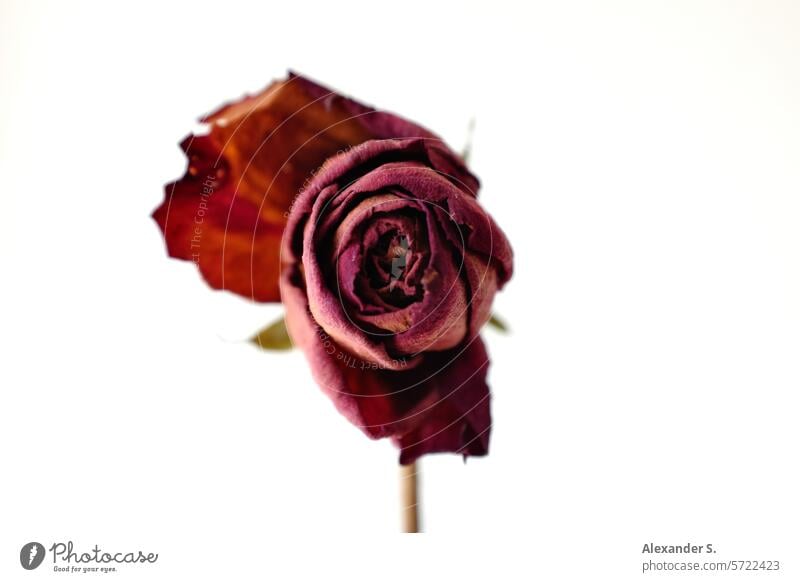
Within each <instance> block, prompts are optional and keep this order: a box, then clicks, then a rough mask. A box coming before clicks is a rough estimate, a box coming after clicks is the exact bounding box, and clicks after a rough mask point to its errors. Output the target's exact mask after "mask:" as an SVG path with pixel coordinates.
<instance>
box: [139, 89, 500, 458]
mask: <svg viewBox="0 0 800 582" xmlns="http://www.w3.org/2000/svg"><path fill="white" fill-rule="evenodd" d="M204 121H205V122H206V123H207V124H208V125H209V132H208V134H206V135H202V136H190V137H188V138H186V139H185V140H184V142H183V143H182V147H183V149H184V150H185V151H186V153H187V157H188V158H189V166H188V169H187V172H186V174H185V175H184V176H183V178H181V179H180V180H179V181H177V182H175V183H174V184H170V185H168V186H167V196H166V198H165V200H164V203H163V204H162V205H161V206H160V207H159V208H158V209H157V210H156V211H155V213H154V218H155V219H156V221H157V222H158V224H159V226H160V227H161V229H162V231H163V233H164V236H165V239H166V241H167V247H168V251H169V253H170V255H171V256H174V257H178V258H182V259H186V260H192V261H194V262H195V263H196V264H197V265H198V267H199V269H200V271H201V273H202V274H203V276H204V277H205V278H206V280H207V281H208V282H209V283H210V284H211V285H212V286H213V287H216V288H220V289H229V290H231V291H234V292H236V293H239V294H240V295H243V296H246V297H248V298H251V299H253V300H256V301H276V300H278V299H280V300H281V301H283V303H284V305H285V307H286V322H287V326H288V330H289V333H290V335H291V337H292V339H293V340H294V342H295V343H296V344H297V345H299V346H300V347H301V348H302V349H303V351H304V352H305V354H306V356H307V358H308V361H309V363H310V366H311V371H312V373H313V376H314V378H315V379H316V381H317V383H318V384H319V385H320V386H321V387H322V389H323V390H324V391H325V393H326V394H328V396H329V397H330V398H331V399H332V400H333V402H334V404H335V405H336V407H337V408H338V409H339V411H340V412H341V413H342V414H344V415H345V416H346V417H347V418H348V419H349V420H350V421H351V422H353V423H354V424H356V425H357V426H359V427H360V428H361V429H362V430H363V431H364V432H365V433H366V434H367V435H369V436H371V437H373V438H380V437H391V438H392V439H393V440H394V441H395V442H396V443H397V445H398V446H399V447H400V449H401V456H400V460H401V462H403V463H410V462H412V461H413V460H415V459H416V458H418V457H419V456H420V455H423V454H425V453H429V452H456V453H461V454H464V455H483V454H486V453H487V451H488V443H489V432H490V428H491V420H490V414H489V389H488V386H487V384H486V372H487V367H488V364H489V361H488V357H487V354H486V350H485V348H484V345H483V342H482V341H481V339H480V337H479V331H480V328H481V326H482V325H483V324H484V323H485V322H486V321H487V319H488V318H489V314H490V307H491V303H492V300H493V298H494V295H495V292H496V291H497V290H498V289H500V288H501V287H502V286H503V285H504V284H505V282H506V281H507V280H508V279H509V278H510V277H511V269H512V257H511V249H510V246H509V244H508V241H507V240H506V238H505V236H504V235H503V233H502V232H501V231H500V230H499V228H498V227H497V226H496V225H495V224H494V222H493V220H492V219H491V218H490V217H489V216H488V214H487V213H486V212H485V211H484V210H483V209H482V208H481V206H480V205H479V204H478V202H477V200H476V195H477V190H478V187H479V184H478V181H477V179H476V178H475V177H474V176H473V175H472V174H471V173H470V172H469V171H468V170H467V168H466V167H465V165H464V164H463V162H462V161H461V160H460V159H459V158H458V156H456V155H455V154H454V153H453V152H452V151H451V150H450V149H449V148H448V147H447V146H446V145H444V143H443V142H442V141H441V140H440V139H439V138H438V137H436V136H435V135H434V134H432V133H431V132H429V131H428V130H426V129H424V128H421V127H419V126H417V125H415V124H413V123H410V122H408V121H406V120H404V119H402V118H399V117H397V116H395V115H392V114H389V113H385V112H379V111H375V110H373V109H371V108H368V107H365V106H364V105H361V104H359V103H357V102H355V101H352V100H350V99H347V98H345V97H342V96H340V95H338V94H336V93H333V92H331V91H329V90H328V89H325V88H323V87H321V86H319V85H317V84H315V83H312V82H311V81H308V80H307V79H304V78H302V77H299V76H296V75H290V77H289V78H288V79H287V80H285V81H280V82H276V83H274V84H273V85H271V86H270V87H268V88H267V89H266V90H265V91H264V92H262V93H261V94H259V95H256V96H253V97H248V98H246V99H244V100H242V101H240V102H238V103H235V104H232V105H229V106H226V107H223V108H222V109H220V110H219V111H217V112H215V113H213V114H211V115H209V116H208V117H206V118H204ZM326 160H327V161H326ZM281 241H282V244H281ZM279 279H280V283H279Z"/></svg>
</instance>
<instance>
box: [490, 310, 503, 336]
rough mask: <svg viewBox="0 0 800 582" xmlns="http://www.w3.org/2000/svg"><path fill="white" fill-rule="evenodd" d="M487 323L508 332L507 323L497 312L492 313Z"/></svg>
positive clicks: (498, 329)
mask: <svg viewBox="0 0 800 582" xmlns="http://www.w3.org/2000/svg"><path fill="white" fill-rule="evenodd" d="M486 323H487V324H488V325H491V326H492V327H493V328H495V329H496V330H497V331H501V332H503V333H508V325H507V324H506V322H505V321H503V320H502V319H500V317H499V316H498V315H497V314H495V313H492V316H491V317H490V318H489V321H487V322H486Z"/></svg>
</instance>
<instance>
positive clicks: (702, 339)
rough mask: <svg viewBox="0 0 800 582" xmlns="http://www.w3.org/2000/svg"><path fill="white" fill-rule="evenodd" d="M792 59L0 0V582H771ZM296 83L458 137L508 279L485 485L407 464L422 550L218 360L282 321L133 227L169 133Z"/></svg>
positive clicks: (502, 15)
mask: <svg viewBox="0 0 800 582" xmlns="http://www.w3.org/2000/svg"><path fill="white" fill-rule="evenodd" d="M798 30H800V8H799V7H798V4H796V3H792V2H756V1H753V2H694V1H693V2H605V3H602V4H577V3H573V2H568V3H564V2H550V3H536V4H531V5H527V6H526V5H525V4H524V3H522V2H515V3H507V4H504V3H501V2H497V1H493V2H486V3H483V4H471V5H466V4H451V5H449V6H445V5H441V6H440V5H439V4H435V3H433V2H421V3H414V2H403V3H393V4H392V5H388V4H387V5H385V6H384V5H382V4H380V3H365V4H351V3H349V2H341V1H335V2H325V3H320V4H319V5H317V6H312V5H310V4H309V3H307V2H298V3H289V2H280V3H277V4H275V5H274V6H273V5H270V3H266V2H258V3H254V4H253V5H239V4H235V3H232V2H225V3H220V4H219V5H218V6H215V5H211V4H205V3H198V2H191V3H186V4H183V5H173V4H169V3H166V2H158V3H153V4H152V5H149V6H143V5H140V4H138V3H137V4H132V5H131V6H128V7H127V8H124V7H118V6H112V5H111V3H102V2H97V3H92V4H88V3H86V4H78V5H75V4H73V3H67V2H53V3H45V2H23V1H19V2H10V3H9V2H8V1H7V0H3V2H2V9H0V45H1V46H2V53H1V54H0V58H1V59H2V61H1V65H0V66H2V77H1V78H0V96H1V98H2V102H1V103H0V120H1V122H2V125H0V184H2V186H1V188H0V192H1V193H0V196H2V205H1V206H0V212H2V214H1V215H0V216H2V223H1V224H0V253H1V256H2V275H0V284H1V287H0V297H1V298H2V301H0V328H1V329H2V333H1V334H0V354H1V355H0V359H1V360H2V364H1V365H0V384H1V385H2V392H1V393H0V394H1V396H0V462H1V463H2V464H1V465H0V467H2V468H0V476H1V478H0V579H2V580H4V581H6V580H12V581H16V580H34V579H35V580H45V579H57V578H58V576H57V575H56V574H54V573H53V572H52V563H51V562H50V561H49V558H48V561H46V562H45V564H44V565H43V566H42V567H40V568H39V569H38V570H35V571H32V572H26V571H24V570H22V568H20V565H19V562H18V556H19V548H20V547H21V546H22V544H24V543H25V542H28V541H33V540H37V541H40V542H42V543H44V544H45V545H46V546H49V545H50V544H51V543H53V542H54V541H62V540H63V541H66V540H70V539H71V540H73V541H74V542H75V544H76V545H77V546H79V547H83V548H89V547H93V546H94V544H95V543H97V544H99V545H100V546H101V547H103V548H107V549H109V550H115V551H119V550H126V551H127V550H138V549H143V550H145V551H156V552H159V553H160V558H159V560H158V562H157V563H156V564H155V565H152V566H139V567H129V568H127V569H126V571H125V572H124V573H117V574H110V575H107V576H108V577H109V578H108V579H115V580H170V581H172V580H237V581H245V580H294V579H303V580H337V579H347V580H372V579H382V580H393V579H402V580H433V579H435V578H436V577H438V578H440V579H448V580H450V579H460V580H488V579H498V577H499V579H504V580H615V581H616V580H639V579H641V578H643V577H644V578H647V577H650V576H643V575H642V574H641V561H642V558H643V555H642V554H641V548H642V545H643V544H645V543H647V542H651V541H652V542H655V543H657V544H684V543H686V542H687V541H692V542H695V543H713V544H715V547H717V548H718V550H719V553H718V554H717V556H716V557H719V558H720V559H726V560H727V559H763V560H770V559H772V560H775V559H777V560H781V564H782V566H783V569H784V570H783V571H782V572H781V573H778V574H770V575H768V574H765V575H763V576H760V575H754V574H752V573H750V574H740V575H738V576H737V575H732V574H729V575H727V576H726V575H724V574H717V575H712V574H707V575H706V576H701V577H698V578H697V579H717V580H734V579H742V580H744V579H747V580H761V579H764V580H797V579H798V577H800V564H798V558H800V550H799V549H798V548H800V534H799V533H798V531H800V530H798V523H800V505H799V502H798V491H800V471H799V470H798V443H800V423H798V405H799V404H800V396H799V395H798V390H799V389H800V357H798V356H800V333H799V332H800V325H799V324H800V301H799V298H800V228H798V225H799V224H800V196H799V195H800V165H799V164H798V161H799V160H800V106H798V104H800V41H799V40H798V35H797V32H798ZM290 67H291V68H293V69H295V70H298V71H300V72H302V73H305V74H307V75H309V76H311V77H313V78H316V79H318V80H320V81H322V82H324V83H326V84H328V85H331V86H333V87H335V88H337V89H340V90H342V91H344V92H346V93H348V94H351V95H354V96H356V97H358V98H359V99H361V100H364V101H366V102H368V103H372V104H375V105H377V106H379V107H381V108H386V109H389V110H393V111H396V112H399V113H401V114H403V115H405V116H407V117H409V118H411V119H414V120H417V121H419V122H421V123H423V124H425V125H427V126H429V127H430V128H431V129H433V130H435V131H437V132H438V133H440V134H441V135H443V136H444V137H445V138H446V139H447V140H448V141H450V142H451V144H453V146H454V147H456V148H460V147H461V145H462V143H463V141H464V139H465V134H466V127H467V124H468V121H469V119H470V118H471V117H473V116H474V117H475V118H476V120H477V128H476V132H475V136H474V149H473V167H474V170H475V171H476V173H477V174H478V175H479V176H480V177H481V179H482V182H483V190H482V200H483V203H484V205H485V206H486V207H487V208H488V209H489V210H490V211H491V212H492V213H493V215H494V216H495V218H496V219H497V222H498V223H499V224H500V225H502V227H503V228H504V230H505V231H506V232H507V233H508V235H509V238H510V239H511V241H512V244H513V246H514V249H515V253H516V275H515V277H514V279H513V280H512V282H511V283H510V285H509V286H508V287H507V290H506V291H504V292H503V293H502V294H501V295H500V296H499V297H498V299H497V303H496V310H497V311H498V312H499V313H500V314H501V315H503V316H505V318H506V319H508V320H509V321H510V322H511V326H512V328H513V333H512V334H511V335H509V336H505V337H504V336H500V335H497V334H496V333H493V332H491V331H487V333H486V336H487V339H488V344H489V348H490V351H491V354H492V358H493V366H492V368H491V373H490V380H491V385H492V387H493V390H494V421H495V425H494V434H493V440H492V451H491V455H490V456H489V457H488V458H483V459H474V460H470V461H469V462H468V463H467V464H466V465H465V464H463V463H462V462H461V460H460V459H459V458H457V457H455V456H451V457H447V456H436V457H429V458H426V459H425V460H424V461H423V462H422V471H423V495H424V524H425V528H426V530H427V531H428V532H430V534H429V535H426V536H400V535H398V534H395V533H394V532H395V531H396V530H397V529H398V517H397V506H398V500H397V483H396V477H397V471H396V465H395V464H396V452H395V451H394V450H393V449H392V447H391V445H390V444H388V443H386V442H373V441H369V440H368V439H366V438H364V437H363V436H362V435H361V433H360V432H359V431H358V430H357V429H355V428H354V427H352V426H350V425H349V424H348V423H347V422H346V421H345V420H344V419H343V418H341V417H339V416H338V415H337V414H336V413H335V412H334V411H333V408H332V406H331V405H330V403H329V402H328V401H327V399H326V398H325V397H324V396H322V395H321V393H319V391H318V390H317V388H316V387H315V386H314V384H313V383H312V381H311V379H310V376H309V372H308V370H307V368H306V365H305V362H304V360H303V358H302V356H301V355H300V354H299V353H293V354H291V355H284V354H279V355H272V354H265V353H261V352H258V351H257V350H256V349H254V348H252V347H251V346H249V345H247V344H245V343H243V342H242V340H244V339H245V338H247V337H248V336H249V335H250V334H251V333H252V332H253V331H255V330H256V329H257V328H259V327H261V326H262V325H263V324H265V323H268V322H270V321H271V320H272V319H274V317H276V316H277V315H278V314H279V312H280V309H279V307H277V306H274V305H272V306H258V305H252V304H249V303H247V302H246V301H244V300H241V299H239V298H237V297H235V296H233V295H231V294H228V293H219V292H212V291H210V290H209V289H208V288H207V286H206V285H205V284H204V283H203V282H202V281H201V279H200V278H199V276H198V274H197V272H196V270H195V269H194V267H193V266H192V265H191V264H189V263H183V262H177V261H172V260H168V259H167V258H166V256H165V253H164V248H163V242H162V239H161V236H160V234H159V232H158V230H157V228H156V226H155V224H154V223H153V222H152V221H151V220H150V218H149V216H148V215H149V213H150V212H151V211H152V209H153V208H154V207H155V206H156V205H157V204H158V203H159V202H160V200H161V199H162V185H163V183H164V182H166V181H169V180H172V179H174V178H175V177H176V176H178V175H179V174H181V173H182V172H183V169H184V164H185V160H184V158H183V155H182V154H181V152H180V151H179V150H178V148H177V145H176V143H177V142H178V141H179V140H180V139H181V138H182V137H183V136H184V135H185V134H186V133H188V132H189V131H191V130H192V128H193V127H194V125H193V124H194V120H195V119H196V117H197V116H199V115H200V114H202V113H205V112H207V111H209V110H211V109H213V108H215V107H216V106H217V105H219V104H220V103H221V102H223V101H226V100H229V99H231V98H234V97H238V96H239V95H240V94H242V93H244V92H248V91H250V92H252V91H256V90H258V89H260V88H261V87H262V86H264V85H265V84H266V83H268V82H269V81H270V80H271V79H273V78H276V77H279V76H282V75H283V73H284V71H285V69H287V68H290ZM95 576H100V575H95ZM61 577H62V578H63V577H64V575H61ZM665 577H668V576H661V578H665ZM92 578H93V576H92V575H86V576H78V579H81V580H86V579H92ZM675 578H679V579H686V580H691V579H694V578H692V577H691V576H686V575H683V576H675Z"/></svg>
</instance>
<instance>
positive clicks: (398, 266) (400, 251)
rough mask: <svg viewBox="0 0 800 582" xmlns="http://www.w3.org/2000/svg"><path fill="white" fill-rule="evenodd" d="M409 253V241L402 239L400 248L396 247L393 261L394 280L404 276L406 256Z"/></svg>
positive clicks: (402, 237)
mask: <svg viewBox="0 0 800 582" xmlns="http://www.w3.org/2000/svg"><path fill="white" fill-rule="evenodd" d="M407 252H408V239H407V238H406V237H404V236H401V237H400V244H399V246H397V247H395V258H393V259H392V279H394V280H395V281H396V280H397V279H399V278H400V275H402V274H403V269H405V268H406V254H407Z"/></svg>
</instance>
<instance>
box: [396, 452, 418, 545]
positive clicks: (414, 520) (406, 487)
mask: <svg viewBox="0 0 800 582" xmlns="http://www.w3.org/2000/svg"><path fill="white" fill-rule="evenodd" d="M418 475H419V469H418V468H417V463H416V462H414V463H411V464H410V465H400V502H401V510H402V517H403V532H404V533H419V531H420V523H419V496H418V493H417V488H418Z"/></svg>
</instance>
